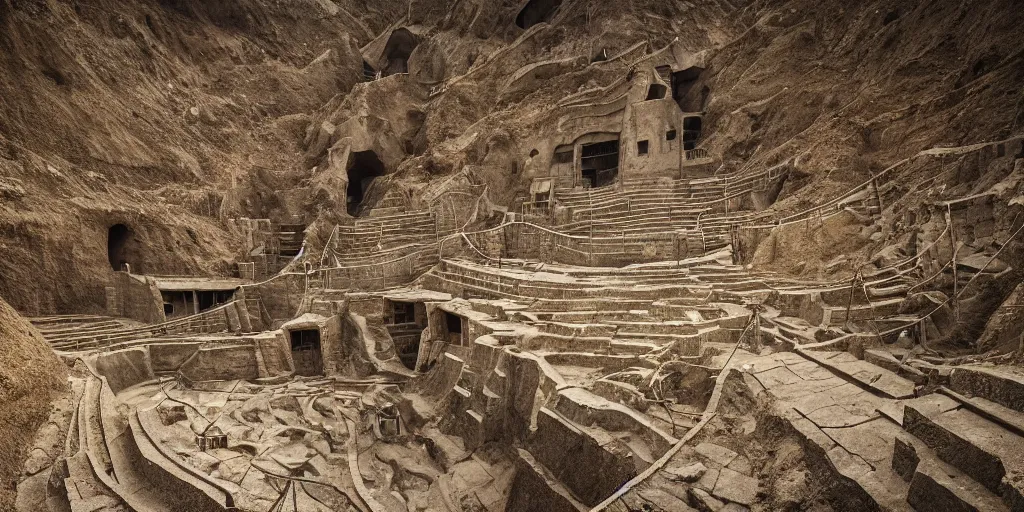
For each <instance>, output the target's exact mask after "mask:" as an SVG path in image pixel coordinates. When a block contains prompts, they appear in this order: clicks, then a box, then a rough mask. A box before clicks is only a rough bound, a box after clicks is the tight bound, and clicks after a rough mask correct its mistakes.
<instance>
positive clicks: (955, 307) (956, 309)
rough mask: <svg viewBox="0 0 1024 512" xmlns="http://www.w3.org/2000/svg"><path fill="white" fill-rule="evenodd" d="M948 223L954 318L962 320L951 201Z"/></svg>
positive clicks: (947, 214) (947, 215)
mask: <svg viewBox="0 0 1024 512" xmlns="http://www.w3.org/2000/svg"><path fill="white" fill-rule="evenodd" d="M946 225H948V226H949V245H950V258H952V264H953V297H952V299H953V318H954V319H955V320H956V321H957V322H959V321H960V306H959V302H960V301H958V300H957V295H958V294H959V291H958V290H959V287H960V277H959V275H958V272H957V269H956V253H957V249H958V248H957V245H956V236H955V235H954V233H953V232H954V231H956V229H955V227H954V226H953V208H952V207H951V206H950V205H949V203H946Z"/></svg>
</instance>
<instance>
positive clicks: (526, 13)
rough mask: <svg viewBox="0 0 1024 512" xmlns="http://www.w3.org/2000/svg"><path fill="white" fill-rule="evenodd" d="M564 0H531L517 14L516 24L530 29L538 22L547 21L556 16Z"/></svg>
mask: <svg viewBox="0 0 1024 512" xmlns="http://www.w3.org/2000/svg"><path fill="white" fill-rule="evenodd" d="M561 5H562V0H530V1H529V2H527V3H526V5H525V6H523V9H522V10H520V11H519V15H517V16H516V26H518V27H519V28H521V29H524V30H525V29H528V28H530V27H532V26H534V25H536V24H538V23H546V22H548V21H551V18H554V17H555V12H557V11H558V7H559V6H561Z"/></svg>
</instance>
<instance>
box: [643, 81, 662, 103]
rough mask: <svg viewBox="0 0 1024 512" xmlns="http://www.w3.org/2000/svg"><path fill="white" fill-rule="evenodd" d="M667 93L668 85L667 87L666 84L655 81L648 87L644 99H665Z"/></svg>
mask: <svg viewBox="0 0 1024 512" xmlns="http://www.w3.org/2000/svg"><path fill="white" fill-rule="evenodd" d="M667 93H668V87H665V86H664V85H662V84H659V83H653V84H651V86H650V87H649V88H648V89H647V98H645V99H644V100H645V101H650V100H663V99H665V94H667Z"/></svg>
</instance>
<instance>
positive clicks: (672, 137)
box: [665, 130, 676, 140]
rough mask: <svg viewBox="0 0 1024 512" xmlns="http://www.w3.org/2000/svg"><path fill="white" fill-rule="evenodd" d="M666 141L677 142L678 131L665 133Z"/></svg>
mask: <svg viewBox="0 0 1024 512" xmlns="http://www.w3.org/2000/svg"><path fill="white" fill-rule="evenodd" d="M665 140H676V131H675V130H669V131H667V132H665Z"/></svg>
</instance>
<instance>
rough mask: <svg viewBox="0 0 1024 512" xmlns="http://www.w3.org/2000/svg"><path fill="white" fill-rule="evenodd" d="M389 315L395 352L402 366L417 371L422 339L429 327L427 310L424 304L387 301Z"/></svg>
mask: <svg viewBox="0 0 1024 512" xmlns="http://www.w3.org/2000/svg"><path fill="white" fill-rule="evenodd" d="M384 311H385V312H386V313H387V314H388V319H387V324H386V327H387V329H388V334H390V335H391V340H392V341H393V342H394V344H395V352H396V353H397V354H398V359H399V360H401V361H402V364H403V365H405V367H406V368H408V369H410V370H415V369H416V361H417V359H418V358H419V353H420V338H421V335H422V333H423V330H424V329H425V328H426V326H427V310H426V306H425V305H424V304H423V303H422V302H407V301H400V300H390V299H385V309H384Z"/></svg>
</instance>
